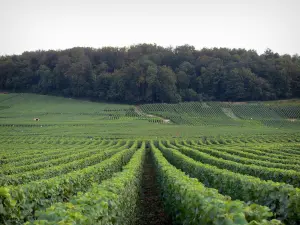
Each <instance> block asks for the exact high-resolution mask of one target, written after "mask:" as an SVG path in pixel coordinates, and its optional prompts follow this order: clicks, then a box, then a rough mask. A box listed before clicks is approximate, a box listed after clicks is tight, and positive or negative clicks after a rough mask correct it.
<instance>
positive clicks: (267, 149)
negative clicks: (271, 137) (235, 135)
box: [238, 144, 300, 158]
mask: <svg viewBox="0 0 300 225" xmlns="http://www.w3.org/2000/svg"><path fill="white" fill-rule="evenodd" d="M238 148H239V149H243V150H244V149H246V150H248V151H249V150H252V151H253V152H255V153H257V154H260V155H270V156H275V157H276V156H282V157H283V158H289V157H295V156H296V157H300V152H299V151H297V150H293V149H291V147H289V146H288V145H287V144H285V145H284V146H281V147H279V146H278V145H277V144H271V145H270V144H267V145H266V144H264V145H261V146H257V145H255V146H253V145H249V146H246V148H245V147H242V146H238Z"/></svg>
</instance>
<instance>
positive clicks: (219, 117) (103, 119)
mask: <svg viewBox="0 0 300 225" xmlns="http://www.w3.org/2000/svg"><path fill="white" fill-rule="evenodd" d="M299 113H300V107H299V105H298V104H294V103H293V104H292V103H291V104H287V103H285V104H281V103H278V102H277V103H272V104H269V103H247V104H246V103H240V104H237V103H221V102H206V103H196V102H191V103H181V104H149V105H140V106H131V105H123V104H106V103H95V102H89V101H83V100H82V101H79V100H74V99H64V98H58V97H50V96H40V95H31V94H7V95H3V96H1V95H0V132H1V133H0V224H7V225H8V224H27V225H29V224H43V225H47V224H66V225H67V224H86V225H88V224H105V225H106V224H120V225H125V224H128V225H134V224H137V225H140V224H141V225H143V224H185V225H188V224H192V225H193V224H195V225H196V224H213V225H234V224H236V225H244V224H251V225H258V224H261V225H268V224H270V225H280V224H286V225H297V224H300V133H299V130H300V129H299V128H300V125H299V118H300V114H299ZM35 118H38V120H34V119H35ZM166 120H168V121H169V122H165V121H166ZM179 131H180V133H178V132H179Z"/></svg>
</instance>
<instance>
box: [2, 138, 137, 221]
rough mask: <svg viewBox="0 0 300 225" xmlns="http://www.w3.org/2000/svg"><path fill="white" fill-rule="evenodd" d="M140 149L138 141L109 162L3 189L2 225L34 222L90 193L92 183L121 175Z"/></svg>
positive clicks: (108, 160) (105, 161) (107, 160)
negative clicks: (48, 209)
mask: <svg viewBox="0 0 300 225" xmlns="http://www.w3.org/2000/svg"><path fill="white" fill-rule="evenodd" d="M139 145H140V143H139V141H135V142H134V144H133V145H132V146H131V148H130V149H126V148H125V149H124V150H122V151H120V152H118V153H117V154H115V155H113V156H112V157H111V158H109V159H106V160H104V161H102V162H100V163H98V164H96V165H94V166H89V167H86V168H84V169H82V170H77V171H73V172H70V173H68V174H64V175H62V176H59V177H54V178H50V179H44V180H40V181H33V182H30V183H28V184H24V185H19V186H7V187H0V204H2V205H1V208H2V210H0V223H4V222H5V223H7V224H19V223H22V222H24V221H28V220H31V219H33V218H35V212H36V211H37V210H39V209H43V208H46V207H49V206H50V205H51V204H53V203H55V202H62V201H67V200H68V199H69V198H70V197H72V196H73V195H75V194H76V193H77V192H80V191H82V192H85V191H87V190H88V189H89V188H90V187H91V185H92V183H99V182H101V181H102V180H104V179H108V178H110V177H111V176H112V175H113V173H115V172H117V171H120V170H121V168H122V166H123V165H125V164H126V163H127V162H128V161H129V159H130V158H131V156H132V155H133V154H134V152H135V151H136V149H137V148H138V147H139Z"/></svg>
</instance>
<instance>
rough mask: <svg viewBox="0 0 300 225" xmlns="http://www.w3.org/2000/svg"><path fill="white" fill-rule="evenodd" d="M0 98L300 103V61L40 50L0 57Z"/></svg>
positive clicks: (146, 48) (216, 53)
mask: <svg viewBox="0 0 300 225" xmlns="http://www.w3.org/2000/svg"><path fill="white" fill-rule="evenodd" d="M0 90H2V91H9V92H32V93H39V94H49V95H60V96H65V97H75V98H89V99H93V100H97V101H111V102H126V103H152V102H165V103H169V102H174V103H175V102H181V101H205V100H210V101H214V100H220V101H251V100H253V101H256V100H275V99H286V98H299V97H300V56H299V55H293V56H291V55H288V54H285V55H279V54H278V53H275V52H273V51H272V50H270V49H266V50H265V52H264V53H263V54H258V53H257V52H256V51H255V50H245V49H228V48H203V49H201V50H197V49H195V47H194V46H191V45H183V46H177V47H162V46H158V45H156V44H138V45H132V46H130V47H122V48H118V47H102V48H98V49H95V48H88V47H75V48H71V49H66V50H55V51H54V50H48V51H41V50H39V51H33V52H24V53H22V54H21V55H7V56H1V57H0Z"/></svg>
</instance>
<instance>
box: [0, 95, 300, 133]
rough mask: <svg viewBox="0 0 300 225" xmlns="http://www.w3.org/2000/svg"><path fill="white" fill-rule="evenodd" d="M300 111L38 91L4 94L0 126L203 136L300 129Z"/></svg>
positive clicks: (294, 104) (292, 104)
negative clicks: (68, 95) (141, 102)
mask: <svg viewBox="0 0 300 225" xmlns="http://www.w3.org/2000/svg"><path fill="white" fill-rule="evenodd" d="M299 114H300V104H299V101H296V100H294V101H289V102H288V101H284V102H281V101H277V102H242V103H235V102H231V103H228V102H186V103H178V104H145V105H140V106H135V105H126V104H112V103H99V102H91V101H85V100H76V99H70V98H63V97H54V96H46V95H36V94H16V93H12V94H10V93H9V94H0V126H1V131H2V132H3V133H5V134H15V132H17V133H19V134H21V135H26V134H38V135H45V134H47V135H58V136H63V135H71V134H72V135H74V134H76V135H80V136H84V135H87V136H89V135H94V136H95V135H97V136H105V137H108V136H109V137H127V136H142V137H160V136H170V137H199V136H201V135H208V136H215V135H229V134H233V135H236V134H254V133H278V132H279V133H281V132H294V131H297V129H299V128H300V121H299V118H300V115H299ZM35 119H36V120H38V121H35Z"/></svg>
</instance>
